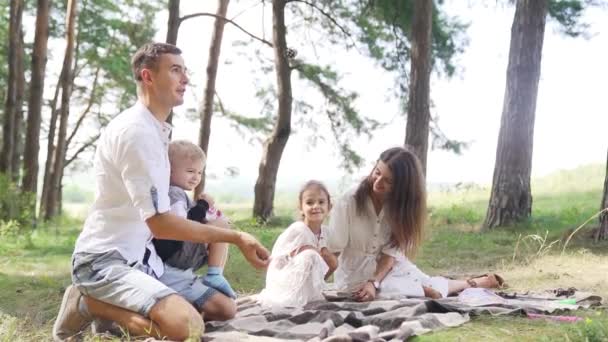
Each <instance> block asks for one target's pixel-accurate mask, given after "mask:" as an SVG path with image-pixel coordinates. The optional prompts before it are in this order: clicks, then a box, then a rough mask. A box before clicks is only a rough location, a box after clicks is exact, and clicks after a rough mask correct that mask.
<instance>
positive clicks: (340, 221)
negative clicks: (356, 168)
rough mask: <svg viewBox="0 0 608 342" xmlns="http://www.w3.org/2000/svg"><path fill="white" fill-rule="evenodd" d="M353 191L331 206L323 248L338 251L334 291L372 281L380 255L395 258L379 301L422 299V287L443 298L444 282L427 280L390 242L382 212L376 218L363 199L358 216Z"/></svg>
mask: <svg viewBox="0 0 608 342" xmlns="http://www.w3.org/2000/svg"><path fill="white" fill-rule="evenodd" d="M355 191H356V188H353V189H351V190H350V191H348V192H346V193H345V194H344V195H343V196H342V197H341V198H339V199H338V201H337V202H336V203H335V204H334V207H333V209H332V212H331V215H330V220H329V227H328V230H327V239H328V240H327V245H328V249H329V250H330V251H331V252H340V256H339V258H338V269H337V270H336V273H335V276H334V281H335V284H334V286H335V288H336V289H338V290H343V291H350V290H353V289H354V288H356V287H357V286H359V285H361V284H362V283H364V282H366V281H367V280H368V279H370V278H372V277H373V275H374V272H375V271H376V265H377V261H378V259H379V258H380V256H381V254H387V255H389V256H392V257H394V258H395V265H394V266H393V269H392V270H391V271H390V272H389V273H388V274H387V276H386V277H385V278H384V279H383V280H382V282H381V283H380V291H379V293H378V296H379V297H380V298H390V297H399V296H412V297H414V296H420V297H422V296H424V292H423V289H422V286H428V287H432V288H434V289H435V290H437V291H439V292H440V293H441V295H442V296H443V297H446V296H447V294H448V280H447V279H446V278H443V277H430V276H428V275H426V274H425V273H423V272H422V271H420V270H419V269H418V267H416V265H414V264H413V263H412V262H411V261H409V260H408V258H407V257H405V255H404V254H403V253H402V252H401V251H400V250H399V248H397V247H395V246H393V245H392V244H391V243H390V237H391V229H390V226H389V224H388V222H387V219H386V217H385V211H384V209H383V210H382V211H381V212H380V214H379V215H376V211H375V209H374V206H373V203H372V201H371V199H370V198H368V199H367V203H366V210H365V214H364V215H358V214H357V211H356V202H355Z"/></svg>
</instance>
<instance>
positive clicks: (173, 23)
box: [166, 0, 180, 45]
mask: <svg viewBox="0 0 608 342" xmlns="http://www.w3.org/2000/svg"><path fill="white" fill-rule="evenodd" d="M179 2H180V0H169V20H168V22H167V39H166V42H167V43H169V44H173V45H176V44H177V33H178V32H179V25H180V19H179Z"/></svg>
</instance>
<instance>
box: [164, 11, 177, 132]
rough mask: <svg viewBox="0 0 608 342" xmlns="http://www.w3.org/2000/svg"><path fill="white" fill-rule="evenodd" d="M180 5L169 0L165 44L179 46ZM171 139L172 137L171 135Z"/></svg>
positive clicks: (168, 119)
mask: <svg viewBox="0 0 608 342" xmlns="http://www.w3.org/2000/svg"><path fill="white" fill-rule="evenodd" d="M179 5H180V0H169V19H168V21H167V38H166V39H165V42H166V43H169V44H173V45H177V35H178V33H179V26H180V24H181V19H180V17H179ZM167 122H168V123H172V122H173V110H171V113H169V116H168V117H167ZM169 137H171V133H170V135H169Z"/></svg>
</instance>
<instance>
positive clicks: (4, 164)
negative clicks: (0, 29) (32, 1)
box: [0, 0, 23, 177]
mask: <svg viewBox="0 0 608 342" xmlns="http://www.w3.org/2000/svg"><path fill="white" fill-rule="evenodd" d="M9 11H10V18H9V29H8V32H9V33H8V60H7V62H8V79H7V82H6V86H7V89H6V102H5V110H4V123H3V125H2V150H1V151H0V173H4V174H6V176H7V177H12V176H11V172H12V170H13V167H12V162H13V153H14V150H15V141H14V131H15V129H16V121H17V119H16V118H17V113H18V112H19V111H20V110H21V108H19V107H18V105H19V104H18V103H17V98H18V90H17V88H18V83H19V81H18V78H19V77H20V75H19V62H18V59H19V46H20V45H21V44H20V42H21V19H22V17H23V0H11V2H10V9H9Z"/></svg>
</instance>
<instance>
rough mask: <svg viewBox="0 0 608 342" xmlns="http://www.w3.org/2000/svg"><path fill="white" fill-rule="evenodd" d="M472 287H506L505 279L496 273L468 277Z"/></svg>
mask: <svg viewBox="0 0 608 342" xmlns="http://www.w3.org/2000/svg"><path fill="white" fill-rule="evenodd" d="M467 283H468V284H469V286H471V287H482V288H486V289H502V288H503V287H506V286H507V285H506V284H505V280H504V279H503V278H502V277H501V276H499V275H498V274H495V273H487V274H482V275H480V276H477V277H473V278H469V279H467Z"/></svg>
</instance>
